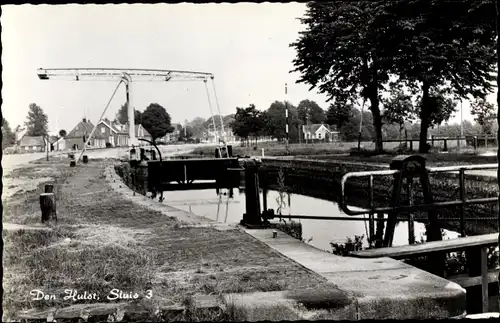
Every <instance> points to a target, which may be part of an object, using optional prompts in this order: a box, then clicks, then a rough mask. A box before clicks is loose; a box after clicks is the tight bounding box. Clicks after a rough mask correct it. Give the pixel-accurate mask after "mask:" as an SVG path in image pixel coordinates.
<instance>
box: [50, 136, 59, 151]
mask: <svg viewBox="0 0 500 323" xmlns="http://www.w3.org/2000/svg"><path fill="white" fill-rule="evenodd" d="M58 140H59V137H58V136H49V144H50V151H53V150H55V149H56V142H57V141H58Z"/></svg>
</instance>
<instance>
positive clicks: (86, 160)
mask: <svg viewBox="0 0 500 323" xmlns="http://www.w3.org/2000/svg"><path fill="white" fill-rule="evenodd" d="M88 162H89V157H88V156H87V155H83V163H84V164H87V163H88Z"/></svg>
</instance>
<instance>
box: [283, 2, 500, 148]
mask: <svg viewBox="0 0 500 323" xmlns="http://www.w3.org/2000/svg"><path fill="white" fill-rule="evenodd" d="M307 8H308V9H307V12H306V14H305V17H304V18H302V19H301V21H302V23H304V24H305V25H306V26H307V29H306V31H304V32H302V33H301V35H300V37H299V39H298V40H297V41H296V42H294V43H292V44H291V47H293V48H294V49H295V50H296V55H297V56H296V58H295V60H294V62H293V63H294V66H295V69H294V71H296V72H299V73H301V75H302V76H301V78H300V80H299V82H303V83H307V84H309V85H311V89H312V88H315V87H317V88H318V89H319V91H320V92H322V93H325V94H327V95H328V96H329V98H330V99H333V100H335V102H338V103H337V104H336V105H337V106H338V107H343V106H345V105H346V104H348V103H351V104H353V103H354V102H357V101H358V99H359V98H361V99H362V100H364V101H369V103H370V106H369V109H370V111H371V112H372V116H373V126H374V129H375V139H376V148H377V150H379V151H381V150H382V125H383V123H384V113H383V110H382V109H381V103H383V102H381V101H382V100H381V93H383V92H387V91H388V89H391V88H395V89H394V90H393V91H398V89H401V88H404V89H405V90H407V91H408V92H409V93H411V94H412V95H415V96H417V97H418V100H417V101H418V104H416V105H415V110H414V114H415V115H416V116H417V117H418V119H419V120H420V125H421V127H420V132H419V136H420V145H419V146H420V148H419V149H420V152H425V149H426V145H425V143H426V141H427V137H428V136H427V135H428V129H429V128H430V127H432V125H433V123H436V122H439V120H440V119H443V116H444V115H446V114H447V113H448V112H447V111H449V110H450V109H451V110H453V109H454V108H455V107H454V104H453V102H454V101H457V100H459V99H469V98H470V97H473V98H474V99H482V100H484V99H485V97H486V95H487V94H488V93H490V92H491V91H492V89H493V86H492V81H493V80H494V78H493V72H494V64H495V63H496V52H495V47H496V39H495V38H496V14H495V13H496V9H495V3H494V2H491V1H481V0H478V1H470V0H455V1H439V0H431V1H427V0H425V1H424V0H399V1H335V2H309V3H308V4H307ZM401 95H403V96H404V95H405V94H404V93H403V94H401ZM448 97H451V98H453V99H447V98H448ZM450 100H451V101H450ZM400 109H403V111H401V110H400ZM405 109H406V108H405V107H404V106H402V105H399V106H398V107H395V108H394V109H393V110H392V112H393V113H395V114H396V115H397V116H399V117H401V116H405V115H406V110H405ZM441 109H442V110H441ZM390 114H391V113H387V115H390Z"/></svg>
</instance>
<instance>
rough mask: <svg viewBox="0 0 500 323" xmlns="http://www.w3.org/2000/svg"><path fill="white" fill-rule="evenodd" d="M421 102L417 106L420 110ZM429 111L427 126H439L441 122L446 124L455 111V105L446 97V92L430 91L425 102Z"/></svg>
mask: <svg viewBox="0 0 500 323" xmlns="http://www.w3.org/2000/svg"><path fill="white" fill-rule="evenodd" d="M422 104H423V102H422V101H420V103H419V106H420V109H421V110H422V109H423V107H422ZM427 104H428V106H427V109H428V110H429V126H430V127H434V126H440V125H441V124H442V123H443V122H447V121H448V120H449V119H450V117H451V115H452V114H453V113H454V112H455V111H456V110H457V103H456V102H455V101H454V100H453V99H452V98H450V97H449V96H447V92H446V91H444V90H441V89H436V88H434V89H432V90H431V91H430V93H429V100H428V102H427Z"/></svg>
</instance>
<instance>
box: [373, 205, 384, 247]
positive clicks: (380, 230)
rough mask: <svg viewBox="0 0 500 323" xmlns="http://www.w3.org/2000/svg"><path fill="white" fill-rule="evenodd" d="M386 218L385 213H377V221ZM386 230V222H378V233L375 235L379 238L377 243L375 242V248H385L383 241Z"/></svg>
mask: <svg viewBox="0 0 500 323" xmlns="http://www.w3.org/2000/svg"><path fill="white" fill-rule="evenodd" d="M383 218H384V213H377V219H383ZM384 229H385V222H384V221H377V229H376V230H377V231H376V233H375V235H376V236H377V238H376V240H375V241H376V242H375V248H380V247H382V246H383V240H384Z"/></svg>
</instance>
